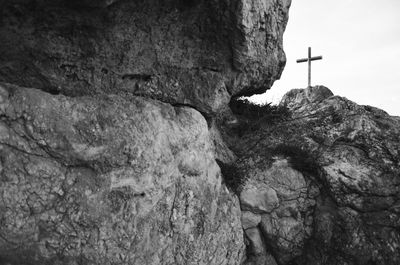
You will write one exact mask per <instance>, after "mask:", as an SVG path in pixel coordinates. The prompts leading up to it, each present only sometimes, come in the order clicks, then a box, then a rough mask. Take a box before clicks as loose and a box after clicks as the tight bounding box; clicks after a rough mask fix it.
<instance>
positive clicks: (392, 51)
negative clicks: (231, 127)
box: [253, 0, 400, 116]
mask: <svg viewBox="0 0 400 265" xmlns="http://www.w3.org/2000/svg"><path fill="white" fill-rule="evenodd" d="M309 46H311V47H312V56H318V55H322V56H323V60H320V61H313V62H312V80H311V82H312V85H324V86H327V87H328V88H330V89H331V90H332V91H333V93H334V94H336V95H339V96H343V97H346V98H348V99H350V100H353V101H355V102H357V103H359V104H363V105H371V106H375V107H378V108H381V109H383V110H385V111H387V112H388V113H389V114H391V115H396V116H400V0H381V1H378V0H293V1H292V6H291V8H290V12H289V23H288V25H287V28H286V32H285V35H284V50H285V52H286V56H287V64H286V67H285V70H284V71H283V74H282V77H281V80H279V81H276V82H275V84H274V86H273V87H272V89H271V90H269V91H267V93H266V94H265V95H261V96H254V97H253V99H254V100H255V101H256V102H265V101H268V102H270V101H272V102H274V103H277V102H279V100H280V99H281V97H282V96H283V95H284V94H285V93H286V92H287V91H288V90H290V89H292V88H304V87H306V86H307V63H300V64H297V63H296V59H300V58H305V57H307V47H309Z"/></svg>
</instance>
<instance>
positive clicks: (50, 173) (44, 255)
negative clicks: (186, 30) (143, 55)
mask: <svg viewBox="0 0 400 265" xmlns="http://www.w3.org/2000/svg"><path fill="white" fill-rule="evenodd" d="M0 174H1V175H0V177H1V178H0V224H1V225H0V263H1V264H12V265H17V264H18V265H21V264H29V265H30V264H33V265H34V264H41V265H43V264H68V265H72V264H104V265H106V264H154V265H155V264H226V265H230V264H239V263H240V261H241V257H242V254H243V246H244V244H243V236H242V229H241V225H240V210H239V205H238V200H237V198H235V197H234V196H233V195H231V194H230V193H229V192H228V191H227V189H226V187H225V186H224V185H221V176H220V170H219V168H218V165H217V164H216V162H215V158H214V152H213V145H212V144H211V140H210V137H209V133H208V129H207V123H206V121H205V119H204V118H203V117H202V116H201V114H200V113H198V112H197V111H195V110H193V109H191V108H186V107H172V106H171V105H168V104H164V103H160V102H158V101H154V100H150V99H144V98H139V97H132V98H130V99H129V100H127V99H124V98H121V97H120V96H101V97H100V96H99V97H97V98H93V97H80V98H69V97H66V96H64V95H51V94H48V93H45V92H43V91H40V90H36V89H30V88H21V87H17V86H14V85H9V84H1V86H0Z"/></svg>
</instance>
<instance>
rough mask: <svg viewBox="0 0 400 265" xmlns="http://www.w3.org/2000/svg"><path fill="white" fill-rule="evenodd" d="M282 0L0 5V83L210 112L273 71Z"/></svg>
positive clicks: (284, 9) (279, 62)
mask: <svg viewBox="0 0 400 265" xmlns="http://www.w3.org/2000/svg"><path fill="white" fill-rule="evenodd" d="M290 2H291V1H290V0H268V1H261V0H256V1H248V0H222V1H220V0H213V1H209V0H187V1H186V0H185V1H183V0H168V1H158V0H135V1H132V0H99V1H94V0H83V1H78V0H74V1H72V0H29V1H26V0H23V1H22V0H13V1H2V2H1V3H0V37H1V39H2V41H1V43H0V54H1V55H0V81H3V82H8V83H13V84H16V85H20V86H25V87H35V88H38V89H41V90H44V91H47V92H50V93H53V94H59V93H61V94H64V95H68V96H80V95H96V94H102V93H105V94H111V93H112V94H122V95H137V96H144V97H148V98H153V99H158V100H160V101H163V102H167V103H171V104H179V105H181V104H183V105H190V106H193V107H195V108H196V109H198V110H200V111H201V112H204V113H206V114H207V115H211V114H214V113H218V112H221V109H224V108H226V106H227V104H228V102H229V100H230V97H231V95H243V94H254V93H261V92H264V91H265V90H266V89H268V88H269V87H271V85H272V83H273V82H274V81H275V80H276V79H278V78H279V77H280V74H281V72H282V70H283V67H284V64H285V55H284V52H283V50H282V35H283V31H284V28H285V26H286V22H287V16H288V15H287V14H288V8H289V6H290Z"/></svg>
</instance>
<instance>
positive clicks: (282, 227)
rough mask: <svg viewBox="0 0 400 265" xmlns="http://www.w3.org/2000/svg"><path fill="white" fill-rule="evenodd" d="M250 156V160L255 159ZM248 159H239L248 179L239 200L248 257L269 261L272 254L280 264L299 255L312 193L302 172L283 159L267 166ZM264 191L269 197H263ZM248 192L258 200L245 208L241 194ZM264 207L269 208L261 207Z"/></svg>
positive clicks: (307, 226) (307, 231)
mask: <svg viewBox="0 0 400 265" xmlns="http://www.w3.org/2000/svg"><path fill="white" fill-rule="evenodd" d="M253 158H254V157H253ZM253 158H249V160H250V159H251V160H252V161H253V162H254V160H253ZM249 160H247V159H242V160H241V161H240V166H241V167H242V168H247V169H248V170H247V173H246V177H248V178H249V180H248V181H247V182H246V185H245V186H244V188H243V191H242V192H241V196H240V203H241V208H242V211H244V212H242V226H243V229H244V230H245V234H246V237H247V238H248V241H249V243H250V244H249V248H248V252H249V253H252V255H251V257H250V260H253V262H255V263H254V264H268V263H266V260H270V259H272V257H271V253H272V254H273V256H274V257H275V259H276V260H277V261H278V262H279V263H280V264H286V263H287V262H289V261H291V260H293V259H294V258H295V257H298V256H301V254H302V250H303V247H304V245H305V242H306V240H307V239H308V238H309V237H310V235H311V230H312V229H311V224H312V209H311V208H310V207H311V206H313V205H314V204H315V201H314V199H313V195H312V194H311V192H310V191H309V190H308V188H307V185H306V182H305V179H304V177H303V175H302V174H301V173H300V172H298V171H296V170H293V169H292V168H291V167H290V166H288V164H287V161H286V160H281V159H278V160H276V161H275V162H273V163H272V164H271V165H269V164H268V163H266V161H265V160H263V159H260V160H259V161H258V162H256V163H252V166H251V167H249V164H248V163H249ZM254 187H258V189H257V188H254ZM266 190H268V194H269V196H265V195H266ZM249 191H252V194H253V197H255V198H258V199H259V200H257V201H255V200H253V201H252V202H253V204H255V205H253V206H252V207H244V205H246V202H247V201H248V199H247V198H246V197H245V196H243V195H244V194H246V193H249ZM271 195H273V196H271ZM271 198H273V200H271ZM272 201H273V203H272V204H270V203H271V202H272ZM256 203H257V204H256ZM266 205H270V207H266ZM265 208H268V211H265V210H263V211H261V210H260V209H265ZM247 211H250V212H251V214H249V213H248V212H247ZM257 217H258V218H259V219H260V220H258V219H257ZM244 221H245V222H244ZM251 223H252V224H253V225H251ZM254 224H255V225H254Z"/></svg>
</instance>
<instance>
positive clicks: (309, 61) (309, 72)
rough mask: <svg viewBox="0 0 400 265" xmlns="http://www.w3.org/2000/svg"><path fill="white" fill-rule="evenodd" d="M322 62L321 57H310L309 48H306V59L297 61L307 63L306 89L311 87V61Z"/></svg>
mask: <svg viewBox="0 0 400 265" xmlns="http://www.w3.org/2000/svg"><path fill="white" fill-rule="evenodd" d="M316 60H322V56H315V57H311V47H308V58H304V59H298V60H297V61H296V62H297V63H304V62H308V87H311V61H316Z"/></svg>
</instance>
